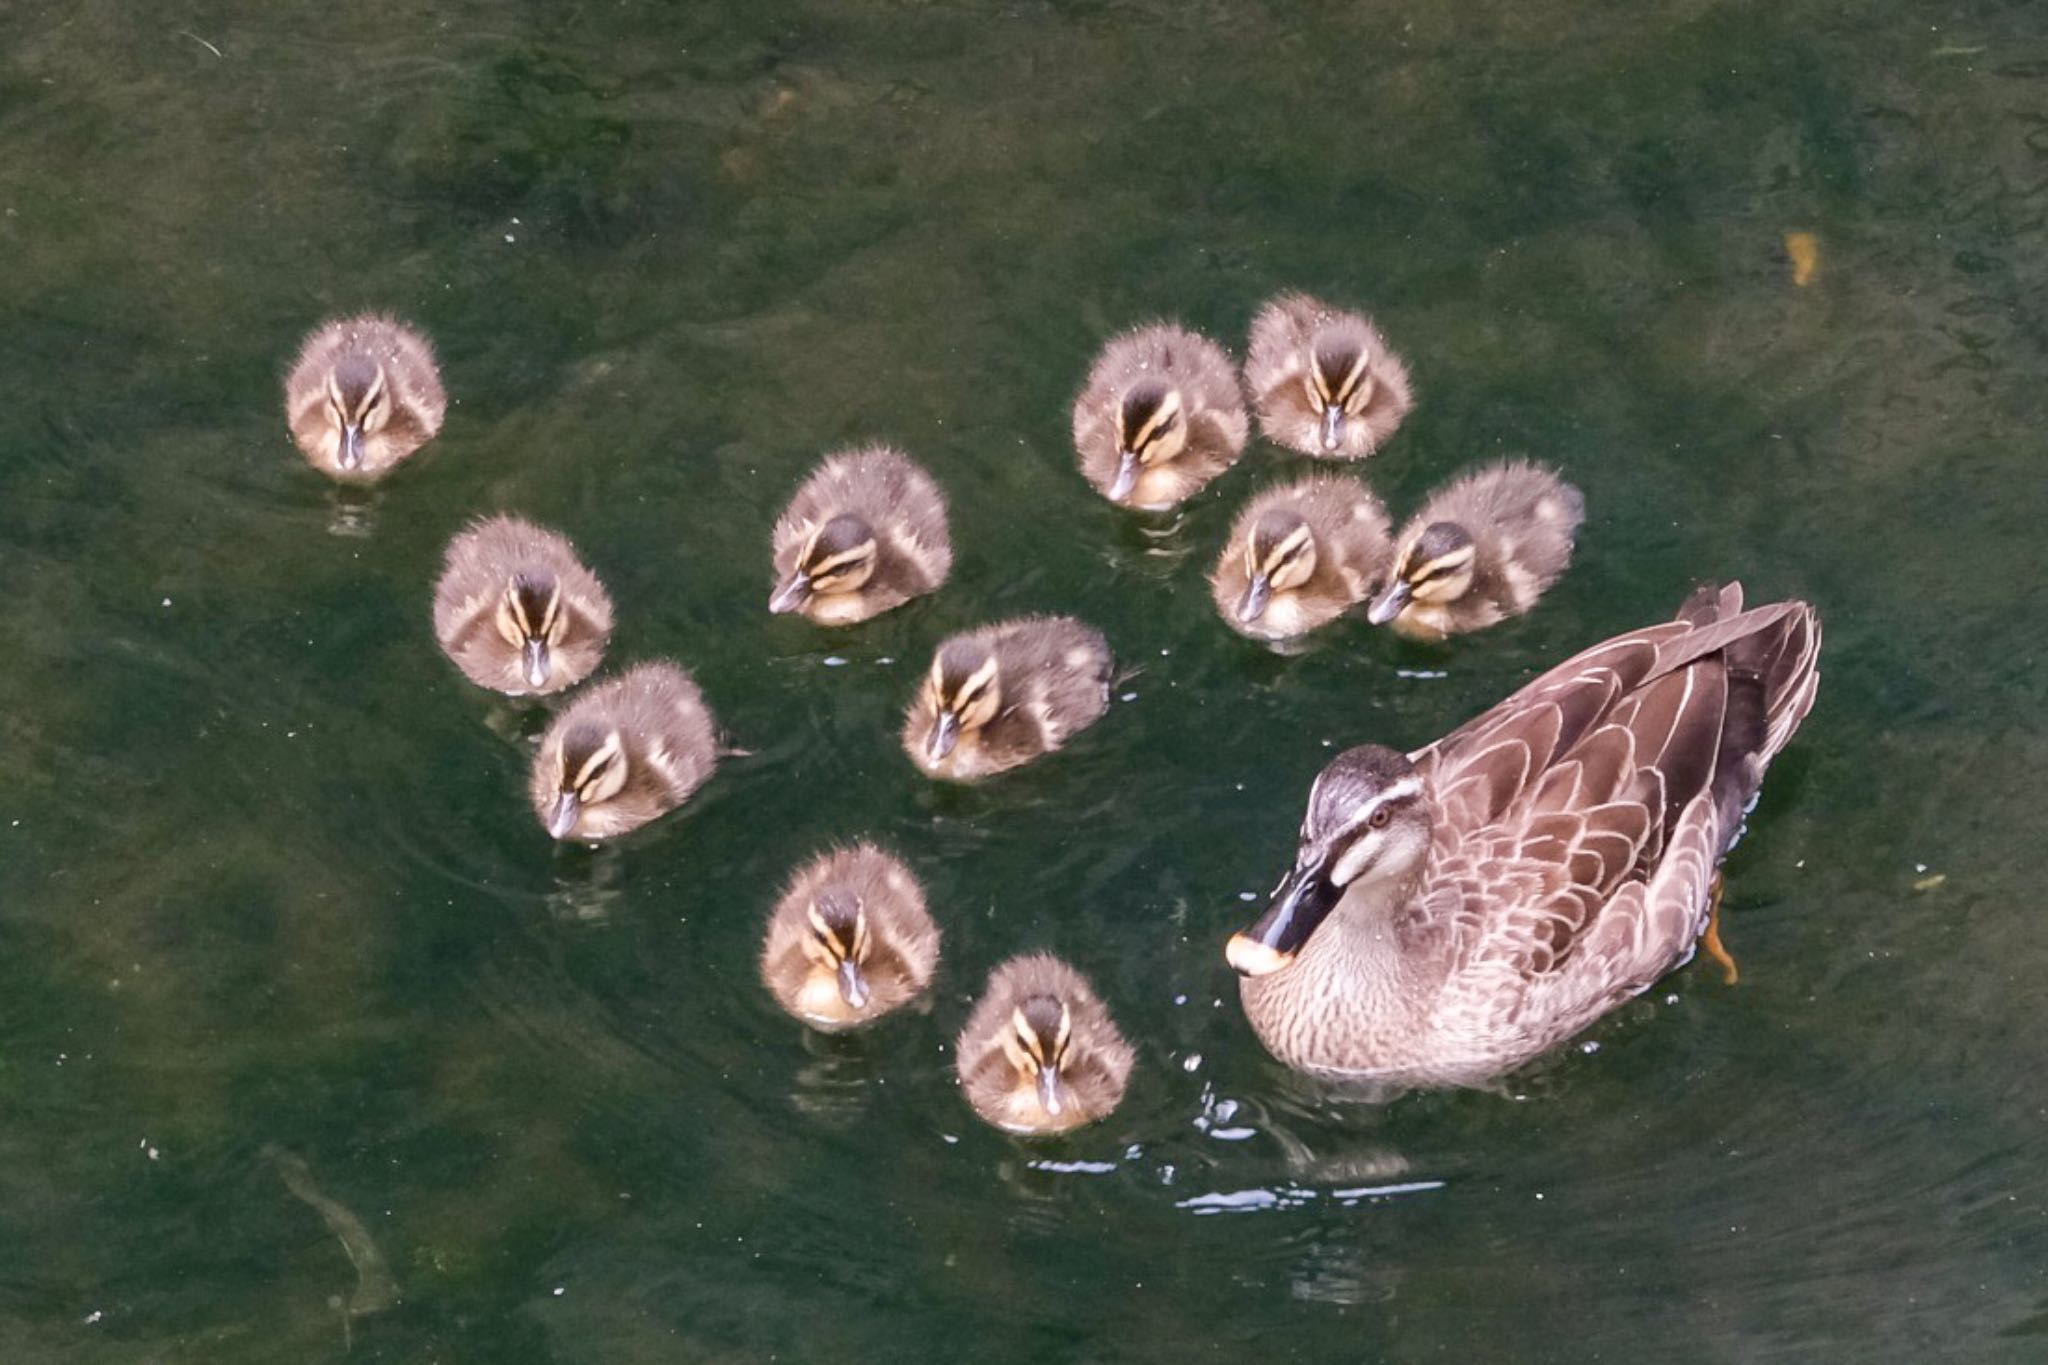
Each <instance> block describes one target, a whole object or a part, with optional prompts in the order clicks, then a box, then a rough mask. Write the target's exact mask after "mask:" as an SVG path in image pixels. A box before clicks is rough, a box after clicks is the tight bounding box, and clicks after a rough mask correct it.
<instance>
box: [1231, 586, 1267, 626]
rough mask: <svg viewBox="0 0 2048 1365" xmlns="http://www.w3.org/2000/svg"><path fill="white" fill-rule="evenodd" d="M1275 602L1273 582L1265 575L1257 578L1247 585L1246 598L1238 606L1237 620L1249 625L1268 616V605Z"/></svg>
mask: <svg viewBox="0 0 2048 1365" xmlns="http://www.w3.org/2000/svg"><path fill="white" fill-rule="evenodd" d="M1272 600H1273V580H1272V579H1270V578H1268V577H1266V575H1264V574H1259V575H1257V576H1255V577H1254V578H1253V579H1252V581H1251V582H1250V583H1248V584H1246V585H1245V590H1244V598H1243V600H1241V601H1240V602H1239V603H1238V604H1237V619H1238V620H1240V621H1243V622H1244V623H1245V624H1247V625H1249V624H1251V623H1252V622H1253V621H1256V620H1258V619H1259V618H1260V617H1261V616H1264V615H1265V614H1266V604H1267V603H1269V602H1271V601H1272Z"/></svg>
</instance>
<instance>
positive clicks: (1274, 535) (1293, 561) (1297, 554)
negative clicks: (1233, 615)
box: [1237, 507, 1316, 625]
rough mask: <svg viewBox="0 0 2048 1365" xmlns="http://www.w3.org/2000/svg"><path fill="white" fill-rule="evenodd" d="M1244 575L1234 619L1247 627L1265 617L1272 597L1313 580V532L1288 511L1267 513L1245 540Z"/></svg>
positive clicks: (1314, 564) (1314, 569) (1274, 510)
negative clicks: (1241, 593)
mask: <svg viewBox="0 0 2048 1365" xmlns="http://www.w3.org/2000/svg"><path fill="white" fill-rule="evenodd" d="M1244 572H1245V578H1246V580H1247V582H1246V584H1245V590H1244V597H1243V598H1242V599H1241V600H1240V601H1239V602H1238V604H1237V619H1238V620H1240V621H1242V622H1244V623H1245V624H1246V625H1250V624H1251V623H1252V622H1254V621H1256V620H1258V619H1259V618H1260V617H1261V616H1263V615H1265V612H1266V606H1267V604H1268V603H1269V602H1271V601H1272V599H1273V594H1274V593H1276V592H1292V591H1293V590H1294V589H1296V588H1298V587H1300V586H1301V585H1302V584H1304V583H1306V582H1308V581H1309V579H1311V578H1313V577H1314V576H1315V572H1316V536H1315V532H1314V531H1312V530H1310V529H1309V524H1308V522H1307V521H1305V520H1303V519H1302V516H1301V514H1300V513H1298V512H1296V511H1294V510H1293V509H1291V508H1287V507H1274V508H1270V509H1268V510H1267V511H1266V512H1265V513H1264V514H1263V515H1262V516H1260V518H1259V519H1258V520H1257V521H1255V522H1253V523H1252V529H1251V534H1249V535H1247V536H1246V537H1245V540H1244Z"/></svg>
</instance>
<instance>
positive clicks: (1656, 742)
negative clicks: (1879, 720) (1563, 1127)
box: [1403, 586, 1820, 1047]
mask: <svg viewBox="0 0 2048 1365" xmlns="http://www.w3.org/2000/svg"><path fill="white" fill-rule="evenodd" d="M1740 605H1741V594H1740V589H1739V588H1738V587H1734V586H1731V587H1730V588H1728V589H1709V590H1705V591H1703V592H1702V594H1701V595H1699V596H1697V597H1695V598H1694V599H1693V600H1692V601H1691V602H1688V604H1687V607H1686V609H1685V611H1684V612H1683V613H1682V614H1681V617H1680V619H1679V620H1678V621H1675V622H1672V623H1669V624H1666V625H1660V626H1653V627H1650V628H1648V629H1647V630H1643V631H1637V632H1634V633H1632V634H1630V635H1626V636H1622V637H1619V638H1617V639H1615V640H1610V641H1608V642H1607V643H1605V644H1603V645H1600V646H1596V647H1595V648H1594V649H1591V650H1588V651H1586V652H1585V653H1584V654H1581V655H1579V656H1577V657H1576V658H1573V659H1570V660H1567V661H1566V662H1565V663H1564V664H1561V665H1559V666H1558V667H1557V668H1555V669H1552V670H1551V671H1550V672H1549V673H1546V674H1545V675H1543V676H1542V677H1541V678H1539V679H1537V680H1536V682H1534V683H1532V684H1531V685H1530V686H1529V687H1527V688H1525V689H1524V690H1523V691H1522V692H1520V693H1518V694H1516V695H1515V696H1514V697H1511V698H1509V699H1508V700H1507V701H1506V702H1504V703H1502V704H1501V705H1500V706H1497V707H1495V708H1494V709H1493V710H1492V711H1489V712H1487V713H1486V714H1484V715H1482V716H1480V717H1479V718H1478V719H1476V720H1475V721H1473V722H1472V723H1470V724H1468V725H1466V726H1464V727H1462V728H1461V729H1459V730H1458V731H1456V732H1454V733H1453V734H1451V735H1449V736H1447V737H1446V738H1444V739H1443V740H1440V741H1438V742H1437V743H1436V744H1434V745H1431V746H1430V747H1429V748H1427V749H1424V750H1422V751H1420V752H1419V753H1417V754H1416V755H1414V756H1413V757H1414V760H1415V762H1416V764H1417V766H1418V767H1419V768H1421V769H1422V770H1423V771H1424V772H1425V774H1426V775H1427V776H1428V778H1429V780H1430V783H1431V787H1432V792H1433V796H1434V804H1435V807H1436V809H1435V815H1436V820H1437V824H1436V836H1435V845H1434V848H1433V850H1432V853H1431V862H1430V868H1429V871H1428V873H1427V874H1426V880H1425V886H1424V888H1423V892H1422V894H1421V895H1420V896H1419V897H1418V899H1417V901H1416V903H1415V906H1414V908H1413V910H1412V911H1411V912H1410V915H1409V916H1408V918H1407V919H1406V920H1405V921H1404V925H1403V928H1404V931H1405V932H1407V933H1409V934H1411V935H1424V934H1426V935H1430V936H1432V937H1437V936H1441V939H1440V940H1439V941H1440V942H1441V948H1442V958H1443V960H1445V961H1446V964H1447V968H1448V973H1449V974H1448V976H1447V979H1446V982H1445V989H1444V993H1443V997H1442V1004H1441V1011H1440V1014H1441V1022H1443V1023H1444V1024H1445V1025H1446V1026H1448V1027H1451V1028H1454V1029H1457V1028H1462V1027H1465V1026H1468V1025H1469V1026H1470V1027H1472V1028H1473V1029H1475V1030H1478V1031H1479V1032H1480V1033H1481V1034H1483V1033H1487V1032H1493V1033H1495V1034H1496V1036H1498V1032H1499V1031H1502V1030H1505V1031H1507V1032H1509V1033H1513V1032H1514V1031H1516V1030H1518V1029H1519V1030H1522V1031H1525V1032H1527V1033H1528V1034H1529V1036H1530V1038H1531V1045H1532V1047H1540V1046H1543V1045H1546V1044H1547V1043H1548V1042H1551V1041H1555V1039H1556V1038H1557V1037H1559V1036H1562V1035H1564V1034H1566V1033H1569V1032H1572V1031H1575V1030H1576V1029H1577V1028H1578V1027H1580V1026H1581V1025H1582V1024H1583V1023H1584V1022H1586V1021H1588V1020H1590V1019H1591V1018H1592V1017H1593V1016H1595V1015H1597V1014H1598V1013H1599V1012H1600V1011H1602V1010H1604V1009H1606V1008H1608V1007H1610V1006H1611V1005H1612V1004H1613V1003H1615V1002H1616V1001H1617V1000H1619V999H1622V998H1626V996H1628V995H1632V994H1634V993H1636V992H1638V991H1640V990H1642V989H1643V988H1644V987H1646V986H1647V985H1649V983H1650V982H1651V981H1654V980H1655V979H1656V978H1657V977H1658V976H1660V975H1662V974H1663V973H1664V972H1666V971H1668V970H1670V969H1671V967H1673V966H1675V965H1676V964H1677V963H1678V962H1680V961H1683V960H1684V958H1685V957H1687V956H1689V955H1690V953H1691V950H1692V945H1693V942H1694V940H1695V939H1697V937H1698V935H1699V933H1700V932H1701V930H1702V929H1703V928H1704V925H1705V913H1706V904H1707V892H1708V887H1709V884H1710V882H1711V880H1712V877H1713V873H1714V869H1715V866H1716V865H1717V864H1718V862H1719V861H1720V858H1721V855H1722V854H1723V853H1724V852H1725V851H1726V849H1727V847H1728V845H1729V843H1730V842H1731V841H1732V839H1733V837H1734V835H1735V833H1736V830H1737V827H1738V824H1739V821H1740V819H1741V814H1742V811H1743V808H1744V807H1745V806H1746V805H1747V804H1748V802H1749V801H1750V800H1751V799H1753V798H1754V796H1755V794H1756V790H1757V786H1758V784H1759V783H1760V782H1761V781H1762V777H1763V772H1764V769H1765V767H1766V766H1767V765H1768V763H1769V761H1770V759H1771V757H1772V756H1773V755H1774V754H1775V753H1776V752H1777V751H1778V749H1779V748H1781V747H1782V746H1783V744H1784V742H1785V741H1786V740H1788V739H1789V738H1790V737H1791V734H1792V732H1793V730H1795V729H1796V728H1797V726H1798V723H1799V720H1800V719H1801V718H1802V717H1803V716H1804V715H1805V713H1806V710H1807V709H1808V708H1809V707H1810V706H1811V705H1812V700H1813V695H1814V689H1815V687H1816V685H1817V674H1816V672H1815V667H1814V665H1815V660H1816V656H1817V653H1818V649H1819V641H1820V630H1819V623H1818V621H1817V620H1816V619H1815V617H1814V615H1813V612H1812V610H1811V608H1809V607H1807V606H1806V605H1805V604H1804V603H1800V602H1783V603H1777V604H1775V605H1773V606H1769V607H1764V608H1759V609H1758V610H1756V611H1752V612H1742V611H1741V610H1740Z"/></svg>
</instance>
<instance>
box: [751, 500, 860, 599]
mask: <svg viewBox="0 0 2048 1365" xmlns="http://www.w3.org/2000/svg"><path fill="white" fill-rule="evenodd" d="M880 559H881V547H880V545H879V544H877V543H876V540H875V530H874V528H873V527H872V526H870V525H868V523H867V521H866V520H865V519H864V518H861V517H858V516H855V515H853V514H852V513H850V512H842V513H840V514H839V515H838V516H836V517H833V518H831V519H830V520H829V521H827V522H825V523H824V524H823V525H822V526H820V527H818V529H817V530H815V531H813V532H812V533H811V538H810V539H809V540H807V541H805V542H804V548H803V550H802V552H801V553H799V554H798V555H797V557H796V566H795V568H793V569H792V570H791V571H790V575H789V577H788V578H786V579H784V580H783V581H782V582H781V583H780V584H779V585H777V587H776V589H775V595H774V596H773V597H771V598H769V599H768V610H770V611H772V612H778V613H779V612H786V611H801V610H802V609H803V608H804V606H805V604H807V603H808V602H809V601H810V600H811V599H812V598H813V597H830V596H832V595H834V594H837V593H850V592H858V591H860V589H861V588H863V587H864V586H866V584H867V581H868V580H869V579H870V578H873V577H874V576H875V567H876V565H877V564H878V563H879V562H880Z"/></svg>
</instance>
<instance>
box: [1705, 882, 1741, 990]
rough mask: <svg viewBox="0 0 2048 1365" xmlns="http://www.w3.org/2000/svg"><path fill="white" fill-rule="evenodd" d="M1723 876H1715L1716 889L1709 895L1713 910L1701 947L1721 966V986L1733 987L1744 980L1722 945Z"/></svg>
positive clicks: (1711, 910) (1710, 912)
mask: <svg viewBox="0 0 2048 1365" xmlns="http://www.w3.org/2000/svg"><path fill="white" fill-rule="evenodd" d="M1725 885H1726V883H1724V882H1723V881H1722V879H1721V874H1720V873H1718V872H1716V873H1715V874H1714V888H1713V890H1711V891H1709V892H1708V893H1707V894H1708V896H1709V897H1710V898H1711V901H1712V908H1710V909H1709V910H1708V911H1707V932H1706V933H1704V934H1701V935H1700V947H1702V948H1704V949H1706V950H1707V956H1708V957H1711V958H1712V959H1714V961H1716V962H1718V963H1720V964H1721V984H1722V985H1724V986H1732V985H1734V984H1735V983H1736V982H1737V981H1740V980H1741V979H1742V972H1741V970H1740V969H1738V968H1737V967H1736V965H1735V959H1734V958H1732V957H1730V956H1728V949H1727V948H1725V947H1724V946H1722V943H1721V892H1722V890H1723V888H1724V887H1725Z"/></svg>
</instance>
